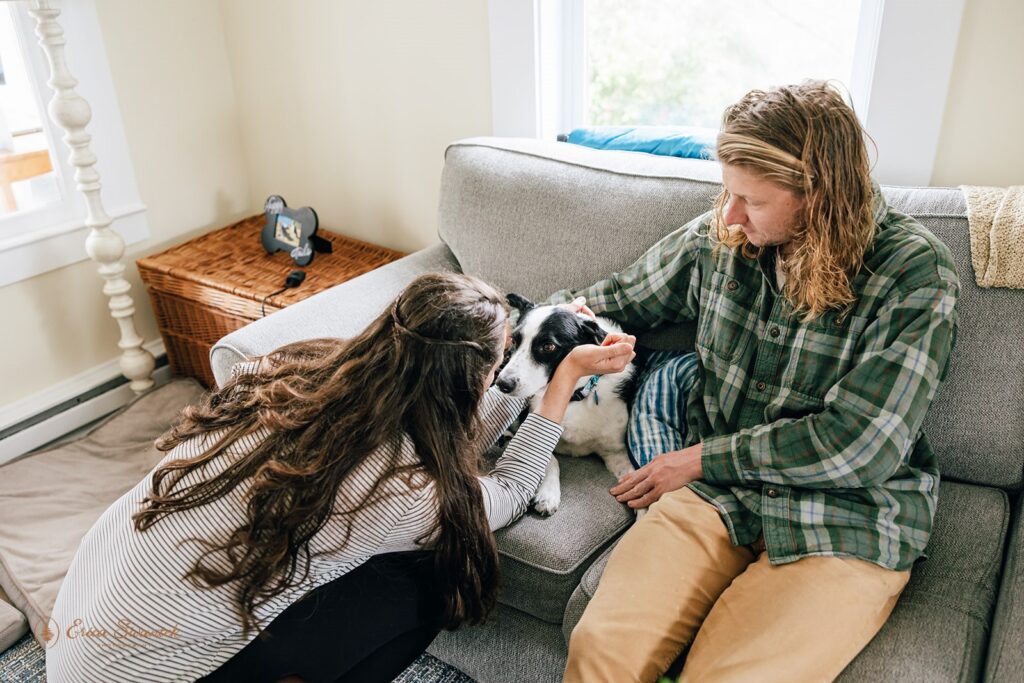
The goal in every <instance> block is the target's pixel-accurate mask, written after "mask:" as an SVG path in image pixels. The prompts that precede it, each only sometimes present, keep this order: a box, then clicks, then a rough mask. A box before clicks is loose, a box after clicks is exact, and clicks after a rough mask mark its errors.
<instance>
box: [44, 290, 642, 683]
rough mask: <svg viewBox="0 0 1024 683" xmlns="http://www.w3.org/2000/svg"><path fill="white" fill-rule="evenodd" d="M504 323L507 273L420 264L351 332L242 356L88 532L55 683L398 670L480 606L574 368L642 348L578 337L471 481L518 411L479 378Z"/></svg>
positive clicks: (595, 366)
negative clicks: (499, 540) (484, 472)
mask: <svg viewBox="0 0 1024 683" xmlns="http://www.w3.org/2000/svg"><path fill="white" fill-rule="evenodd" d="M508 336H509V323H508V309H507V307H506V305H505V303H504V301H503V299H502V298H501V296H500V295H499V294H498V293H497V292H496V291H495V290H494V289H492V288H491V287H489V286H487V285H486V284H484V283H483V282H481V281H479V280H476V279H474V278H471V277H467V276H463V275H453V274H435V275H425V276H422V277H420V278H418V279H417V280H415V281H414V282H413V283H412V284H410V285H409V286H408V288H406V290H405V291H404V292H402V294H401V295H399V297H398V298H397V299H396V300H395V301H394V303H393V304H392V305H391V306H390V307H389V308H388V309H387V310H386V311H385V312H384V313H382V314H381V315H380V316H379V317H378V318H377V319H376V320H375V321H374V322H373V323H372V324H371V325H370V326H369V327H368V328H367V329H366V331H365V332H363V333H362V334H361V335H359V336H358V337H356V338H354V339H351V340H347V341H342V340H335V339H319V340H313V341H307V342H298V343H295V344H290V345H288V346H285V347H282V348H280V349H278V350H277V351H274V352H272V353H270V354H268V355H267V356H266V357H264V358H263V359H261V360H259V361H251V362H246V363H240V364H237V365H236V366H235V368H234V369H233V371H232V377H231V380H230V381H229V382H227V383H226V384H225V386H224V387H223V388H221V389H220V390H218V391H216V392H212V393H211V394H209V395H207V397H206V398H205V399H204V400H203V402H202V403H201V404H200V405H199V406H197V407H190V408H186V409H185V411H184V412H183V415H182V418H181V420H180V423H179V424H177V425H176V426H175V427H173V428H172V429H171V430H170V431H169V432H168V433H167V434H165V435H164V436H163V437H161V438H160V439H159V440H158V441H157V444H156V445H157V448H158V449H160V450H169V451H170V453H169V454H168V455H167V457H165V458H164V459H163V460H162V461H161V462H160V464H159V465H158V466H157V467H156V468H155V469H154V471H153V472H152V473H151V474H150V475H149V476H147V477H146V479H144V480H143V481H142V482H140V483H139V485H138V486H136V487H135V488H134V489H133V490H132V491H129V492H128V493H127V494H125V495H124V496H123V497H122V498H121V499H120V500H118V501H117V502H116V503H115V504H114V505H113V506H111V507H110V509H108V510H107V511H106V512H105V513H104V514H103V515H102V516H101V517H100V519H99V520H98V521H97V522H96V524H95V525H94V527H93V528H92V529H91V530H90V531H89V533H88V534H87V535H86V536H85V538H84V539H83V541H82V544H81V547H80V548H79V550H78V553H77V555H76V556H75V558H74V560H73V562H72V564H71V567H70V569H69V571H68V575H67V578H66V579H65V581H64V583H63V585H62V586H61V590H60V593H59V595H58V597H57V603H56V606H55V608H54V612H53V621H55V622H56V624H57V625H58V628H59V630H60V631H61V632H62V635H63V634H64V633H66V634H67V636H66V637H64V638H61V639H60V640H59V641H58V642H57V643H56V644H55V645H54V646H53V647H51V648H50V649H49V650H48V651H47V674H48V677H49V680H50V681H52V682H61V681H91V680H102V681H137V680H146V681H171V680H195V679H198V678H201V677H202V678H203V680H205V681H231V680H245V681H257V680H267V681H276V680H280V679H283V678H285V677H288V676H292V678H289V679H288V680H307V681H335V680H339V681H350V680H378V681H387V680H391V679H392V678H393V677H394V676H395V675H397V674H398V673H399V672H400V671H401V670H402V669H404V668H405V667H406V666H407V665H408V664H409V662H411V661H412V660H413V659H414V658H415V657H416V656H417V655H418V654H419V653H421V652H422V651H423V650H424V649H425V648H426V646H427V645H428V644H429V643H430V641H431V640H432V639H433V637H434V636H435V635H436V633H437V631H438V630H439V629H440V628H442V627H446V628H454V627H456V626H458V625H459V624H461V623H464V622H469V623H476V622H479V621H481V620H482V619H483V618H484V617H485V616H486V615H487V613H488V612H489V611H490V609H491V608H492V607H493V605H494V603H495V597H496V592H497V582H498V555H497V551H496V548H495V544H494V538H493V536H492V534H491V531H492V530H493V529H497V528H500V527H502V526H504V525H506V524H508V523H510V522H512V521H513V520H515V519H516V518H518V517H519V516H520V515H521V514H522V513H523V511H524V510H525V509H526V506H527V505H528V503H529V501H530V499H531V498H532V496H533V494H534V491H535V489H536V487H537V485H538V483H539V481H540V479H541V476H542V475H543V473H544V469H545V464H546V462H547V460H548V458H549V457H550V455H551V452H552V450H553V448H554V446H555V443H556V442H557V441H558V438H559V436H560V434H561V427H560V426H559V422H560V421H561V419H562V417H563V415H564V412H565V409H566V406H567V404H568V402H569V398H570V396H571V395H572V392H573V391H574V389H575V386H576V384H577V382H578V380H579V379H580V378H582V377H584V376H589V375H592V374H602V373H607V372H618V371H620V370H621V369H622V368H623V367H624V366H625V365H626V364H627V363H628V362H629V361H630V360H631V358H632V357H633V355H634V354H633V352H632V345H633V341H634V340H633V338H632V337H628V336H624V335H623V336H621V337H617V338H614V339H613V340H612V341H613V342H615V343H613V344H611V345H607V346H604V347H597V346H587V347H581V348H578V349H575V350H574V351H573V352H572V353H570V354H569V356H568V357H567V358H566V359H565V361H563V362H562V364H561V365H559V367H558V368H557V370H556V372H555V374H554V376H553V377H552V381H551V385H550V387H549V389H548V391H547V392H546V394H545V398H544V401H543V404H542V406H541V408H540V410H538V411H537V412H536V413H534V414H531V415H530V416H528V417H527V418H526V420H525V421H524V422H523V424H522V426H521V427H520V429H519V430H518V432H517V433H516V435H515V437H513V439H512V440H511V441H510V442H509V444H508V447H507V448H506V450H505V452H504V454H503V456H502V457H501V458H500V459H499V460H498V463H497V465H496V466H495V468H494V470H493V471H492V473H491V474H490V475H489V476H480V475H479V471H478V459H479V456H480V454H481V453H482V452H483V451H484V450H485V449H486V447H488V446H490V445H491V444H493V443H494V442H495V441H496V439H497V437H498V435H499V434H501V433H502V432H503V431H504V430H505V428H506V427H507V426H508V425H509V424H510V423H511V422H512V420H513V419H514V418H515V417H516V416H517V415H518V414H519V413H520V411H521V410H522V409H523V407H524V404H523V402H522V401H520V400H516V399H510V398H508V397H507V396H504V395H502V394H500V393H499V392H496V391H488V387H489V386H490V384H491V382H492V381H493V379H494V375H495V372H496V370H497V368H498V367H499V366H500V364H501V361H502V358H503V355H504V353H505V345H506V343H507V342H506V340H507V338H508ZM606 343H607V342H606ZM296 676H297V677H298V678H297V679H296V678H294V677H296Z"/></svg>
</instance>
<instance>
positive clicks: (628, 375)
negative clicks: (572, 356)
mask: <svg viewBox="0 0 1024 683" xmlns="http://www.w3.org/2000/svg"><path fill="white" fill-rule="evenodd" d="M508 302H509V304H511V305H512V306H513V307H514V308H516V309H518V310H519V312H520V315H519V320H518V322H517V323H516V327H515V329H514V330H513V332H512V343H513V347H512V349H513V350H512V353H511V355H510V356H509V359H508V362H507V363H506V364H505V367H504V368H503V369H502V371H501V372H500V373H499V374H498V377H497V379H496V380H495V385H496V386H497V387H498V389H499V390H500V391H502V392H504V393H506V394H509V395H510V396H515V397H519V398H529V399H530V408H531V409H534V410H535V409H537V408H538V407H539V406H540V402H541V399H542V398H543V397H544V391H545V390H546V389H547V386H548V383H549V382H550V381H551V377H552V375H554V372H555V368H556V367H558V364H559V363H561V362H562V360H563V359H564V358H565V357H566V356H567V355H568V354H569V352H570V351H571V350H572V349H573V348H575V347H577V346H581V345H583V344H600V343H601V342H602V341H604V338H605V337H606V336H607V335H608V334H609V333H612V332H622V329H621V328H620V327H619V326H618V325H616V324H615V323H614V322H612V321H611V320H608V319H607V318H601V317H598V318H597V319H596V320H594V319H592V318H590V317H588V316H585V315H582V314H579V313H574V312H572V311H570V310H568V309H566V308H562V307H559V306H537V305H535V304H533V303H532V302H530V301H528V300H527V299H525V298H523V297H521V296H519V295H518V294H509V295H508ZM636 381H637V368H636V366H635V364H634V363H630V364H629V365H628V366H626V369H625V370H623V371H622V372H617V373H614V374H608V375H594V376H593V377H584V378H583V379H581V380H580V381H579V384H577V385H576V392H575V393H574V394H573V397H572V401H571V402H570V403H569V407H568V409H567V410H566V411H565V419H564V420H563V421H562V429H563V431H562V438H561V440H560V441H559V442H558V445H557V446H556V447H555V452H556V453H560V454H562V455H573V456H583V455H590V454H591V453H596V454H597V455H599V456H601V458H602V459H603V460H604V464H605V466H607V468H608V470H609V471H610V472H611V473H612V474H613V475H615V477H616V479H618V478H619V477H621V476H623V475H624V474H628V473H630V472H632V471H633V465H632V463H631V462H630V460H629V456H628V455H627V452H626V423H627V421H628V419H629V404H630V403H631V402H632V400H633V395H634V394H635V393H636ZM558 476H559V475H558V461H557V460H556V459H555V458H554V456H552V457H551V460H550V461H549V462H548V466H547V470H546V472H545V473H544V479H543V480H542V481H541V483H540V487H539V488H538V489H537V494H536V496H534V499H533V505H534V509H536V510H537V512H540V513H541V514H545V515H550V514H552V513H554V512H555V511H556V510H558V506H559V504H560V503H561V499H562V491H561V486H560V484H559V479H558Z"/></svg>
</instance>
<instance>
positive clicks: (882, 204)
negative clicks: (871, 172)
mask: <svg viewBox="0 0 1024 683" xmlns="http://www.w3.org/2000/svg"><path fill="white" fill-rule="evenodd" d="M871 191H872V192H873V193H874V197H872V199H871V210H872V214H873V215H874V217H875V224H876V225H881V224H882V221H884V220H885V215H886V214H887V213H889V202H887V201H885V196H884V195H883V194H882V188H881V187H880V186H879V185H878V183H877V182H875V179H874V178H872V179H871Z"/></svg>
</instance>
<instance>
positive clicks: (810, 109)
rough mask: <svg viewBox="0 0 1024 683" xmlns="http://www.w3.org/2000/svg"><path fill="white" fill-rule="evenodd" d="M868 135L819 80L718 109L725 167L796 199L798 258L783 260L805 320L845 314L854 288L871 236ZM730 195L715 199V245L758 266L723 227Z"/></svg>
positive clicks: (755, 250)
mask: <svg viewBox="0 0 1024 683" xmlns="http://www.w3.org/2000/svg"><path fill="white" fill-rule="evenodd" d="M865 135H866V133H865V132H864V131H863V129H862V128H861V125H860V122H859V121H858V120H857V116H856V114H854V112H853V109H852V108H850V106H849V105H847V104H846V102H845V101H844V99H843V97H842V95H841V94H840V93H839V91H838V90H837V89H836V88H834V87H833V86H832V85H830V84H829V83H827V82H826V81H804V82H803V83H801V84H800V85H788V86H783V87H778V88H772V89H770V90H768V91H767V92H765V91H762V90H753V91H751V92H749V93H747V94H746V95H745V96H744V97H743V98H742V99H741V100H740V101H739V102H737V103H736V104H734V105H732V106H730V107H729V108H727V109H726V110H725V113H724V114H723V116H722V127H721V130H720V132H719V134H718V145H717V156H718V160H719V161H720V162H721V163H722V164H730V165H735V166H739V167H742V168H744V169H745V170H749V171H751V172H753V173H755V174H757V175H759V176H761V177H763V178H765V179H766V180H768V181H770V182H772V183H774V184H776V185H778V186H779V187H782V188H785V189H787V190H790V191H792V192H793V193H795V194H796V195H797V197H802V198H803V199H804V200H805V201H804V207H803V211H802V213H801V215H800V216H799V217H798V219H797V227H796V234H795V236H794V238H793V239H794V245H795V247H796V248H795V250H794V251H793V252H792V254H791V255H789V256H788V257H787V258H786V286H785V292H784V293H785V296H786V298H787V299H789V301H790V302H791V303H792V304H793V307H794V312H795V313H796V314H801V315H802V317H803V320H805V321H806V320H808V319H812V318H817V317H818V316H819V315H821V314H822V313H823V312H825V311H826V310H829V309H839V310H840V315H841V316H844V317H845V315H846V314H847V313H848V312H849V310H850V308H851V307H852V304H853V303H854V302H855V301H856V298H855V296H854V294H853V289H852V287H851V284H850V282H851V280H852V278H853V276H854V275H856V273H857V271H858V270H860V268H861V266H862V265H863V263H864V254H865V252H866V251H867V249H868V247H869V246H870V245H871V242H872V239H873V238H874V234H875V225H874V217H873V206H872V198H873V189H872V184H871V175H870V169H869V164H868V153H867V148H866V147H865V144H864V138H865ZM728 200H729V193H728V192H726V191H725V190H724V189H723V190H722V193H721V194H720V195H719V196H718V198H717V199H716V200H715V207H714V223H713V225H714V232H715V235H716V237H717V239H718V241H719V242H720V243H721V244H722V245H724V246H727V247H730V248H733V249H739V250H740V252H741V253H742V254H743V255H744V256H746V257H748V258H757V257H758V256H759V255H760V254H761V251H762V249H763V248H760V247H755V246H754V245H752V244H751V243H750V242H749V241H748V240H747V238H746V236H745V235H744V234H743V232H742V231H741V230H739V229H737V228H733V227H731V226H728V225H726V224H725V219H724V211H725V206H726V204H727V203H728Z"/></svg>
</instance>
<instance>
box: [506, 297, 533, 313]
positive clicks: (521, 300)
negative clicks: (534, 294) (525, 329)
mask: <svg viewBox="0 0 1024 683" xmlns="http://www.w3.org/2000/svg"><path fill="white" fill-rule="evenodd" d="M505 300H506V301H508V305H509V306H511V307H512V308H514V309H516V310H517V311H519V313H520V314H523V313H526V312H527V311H528V310H530V309H531V308H537V304H535V303H533V302H532V301H530V300H529V299H527V298H526V297H525V296H521V295H519V294H516V293H515V292H512V293H511V294H507V295H505Z"/></svg>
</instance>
